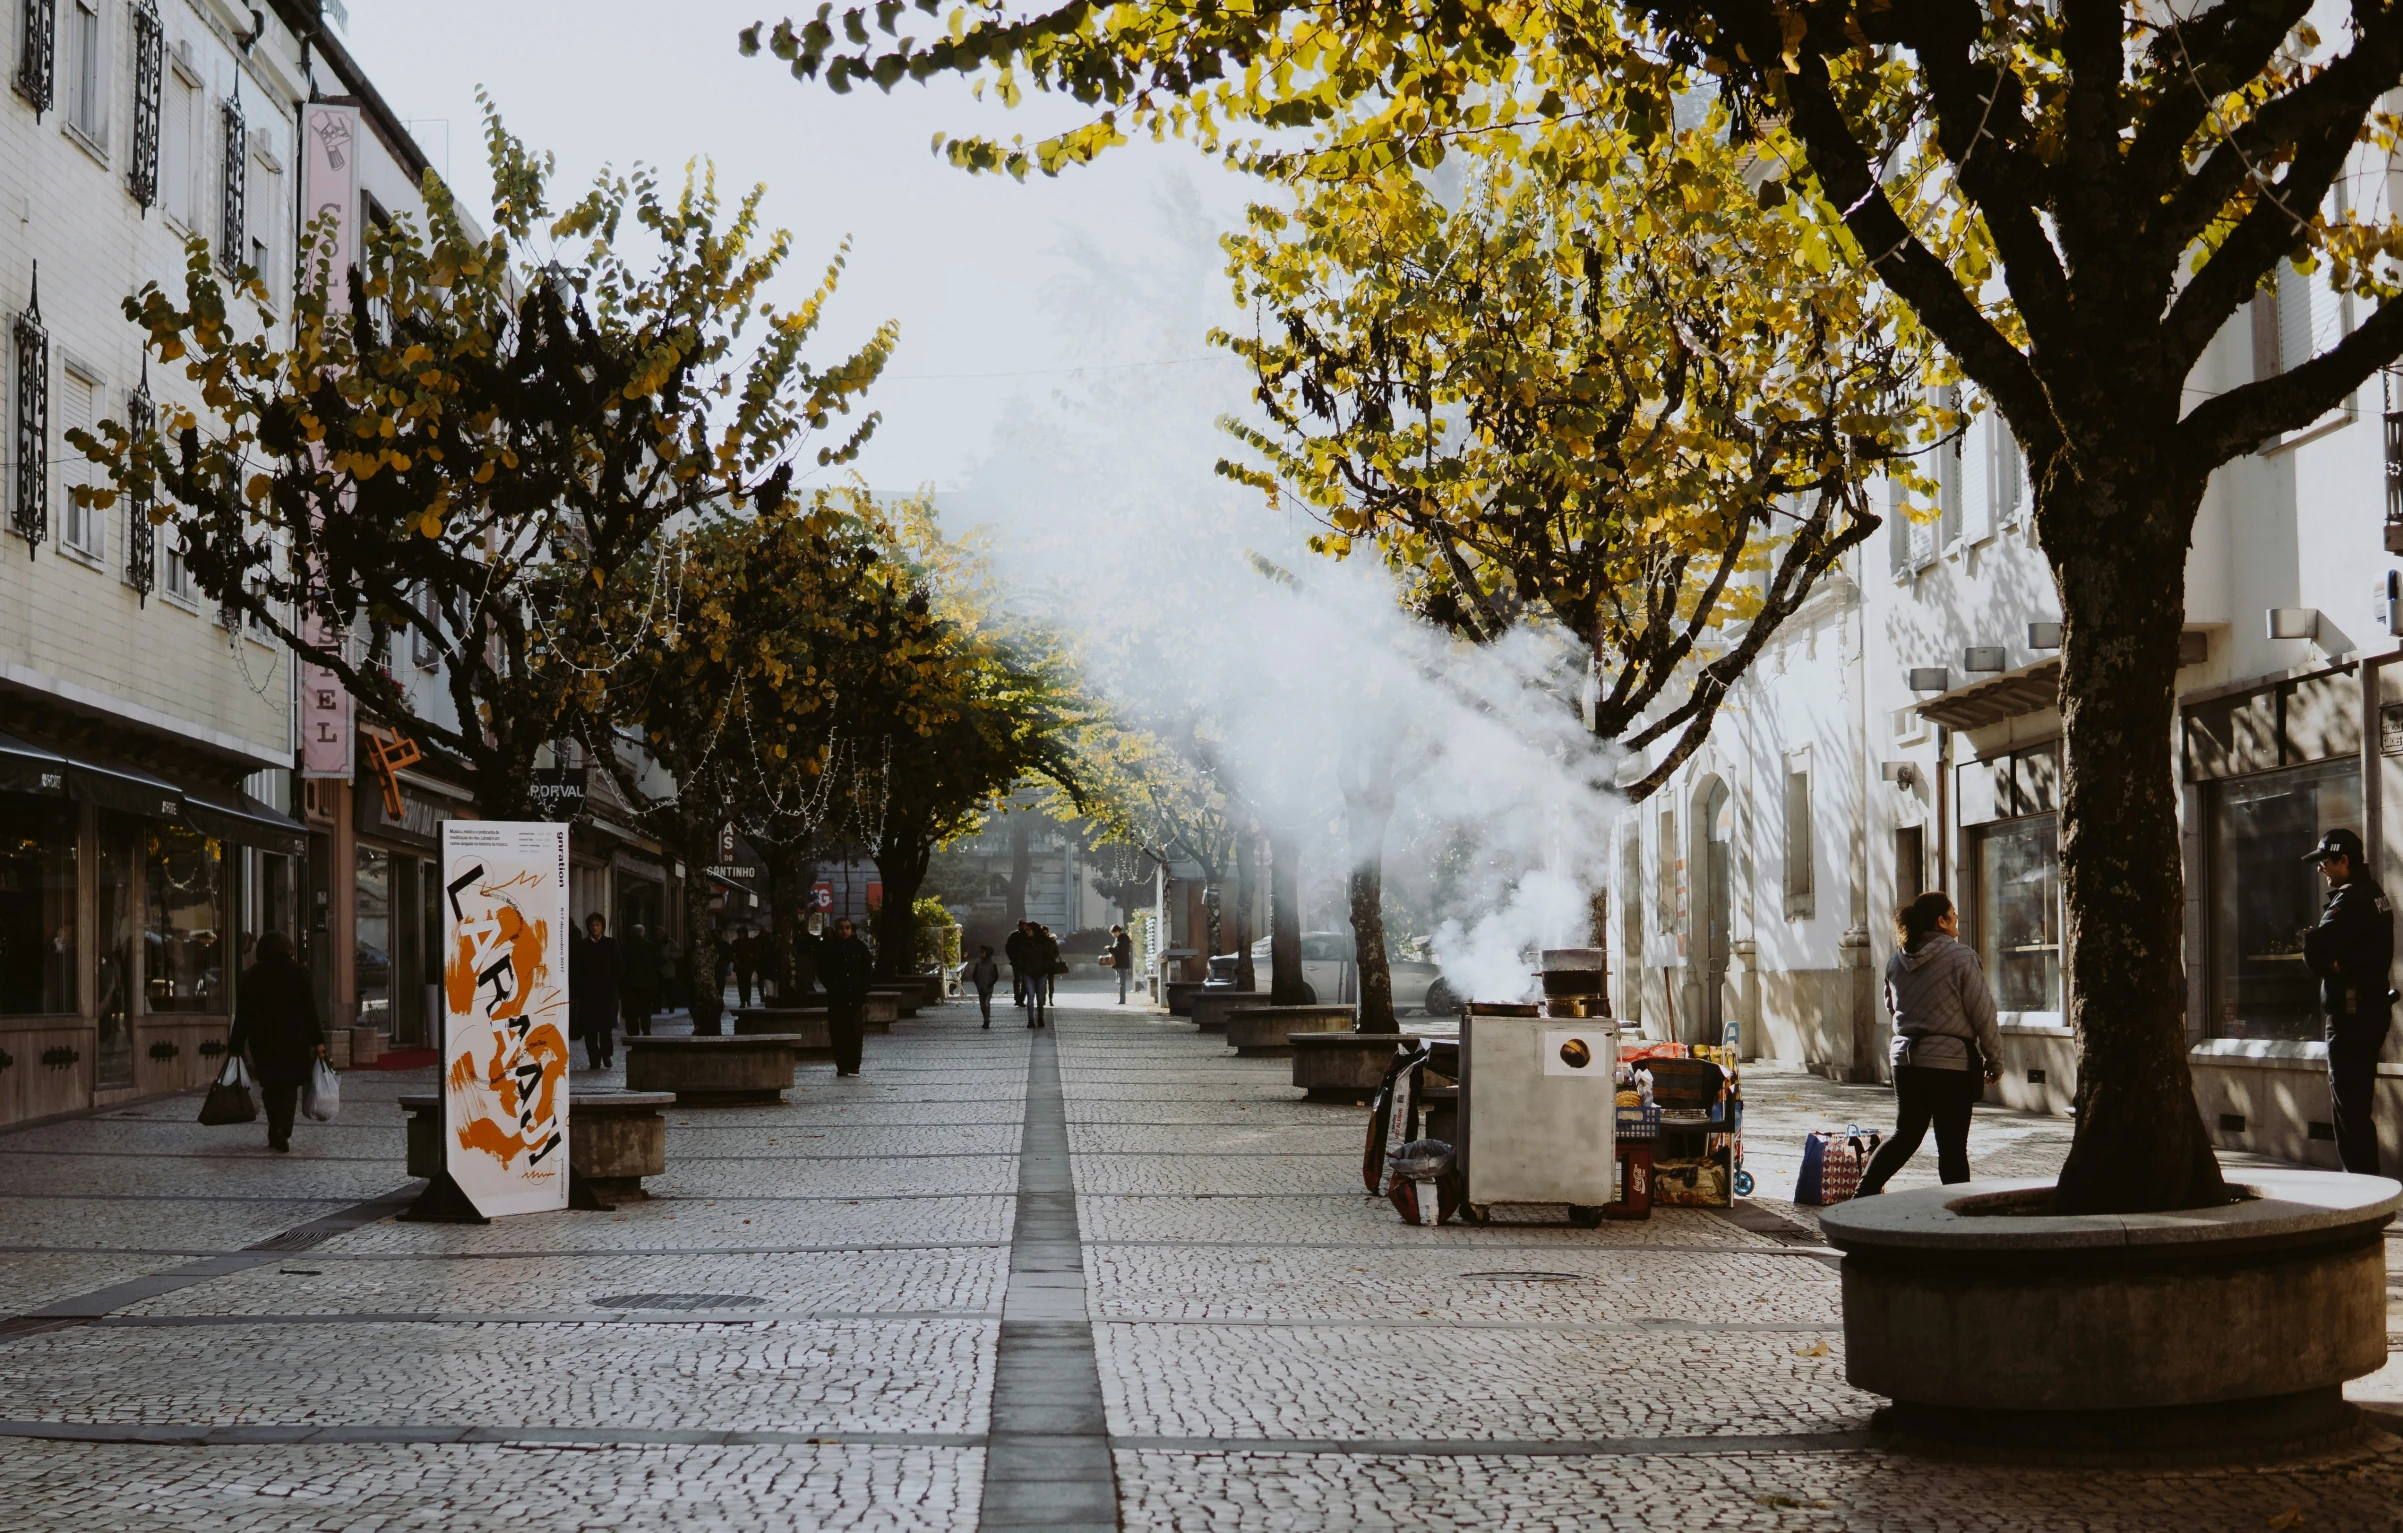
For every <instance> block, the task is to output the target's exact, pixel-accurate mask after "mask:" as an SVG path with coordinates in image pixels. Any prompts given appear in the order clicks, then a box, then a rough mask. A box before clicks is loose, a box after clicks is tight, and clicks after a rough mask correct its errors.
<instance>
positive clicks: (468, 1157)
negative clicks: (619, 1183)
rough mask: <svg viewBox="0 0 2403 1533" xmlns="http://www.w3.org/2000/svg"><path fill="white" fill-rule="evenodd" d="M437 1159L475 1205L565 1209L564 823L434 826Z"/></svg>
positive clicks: (493, 1209)
mask: <svg viewBox="0 0 2403 1533" xmlns="http://www.w3.org/2000/svg"><path fill="white" fill-rule="evenodd" d="M442 900H443V904H442V936H443V941H442V1002H443V1033H442V1040H443V1047H442V1086H443V1095H444V1100H443V1121H444V1128H445V1131H446V1136H445V1138H446V1142H445V1144H444V1146H443V1155H444V1168H445V1169H446V1170H448V1171H449V1172H450V1174H451V1180H452V1181H454V1182H456V1183H457V1184H458V1187H459V1190H460V1191H461V1192H463V1193H465V1194H466V1195H467V1197H468V1199H469V1200H470V1201H471V1202H473V1203H474V1204H475V1206H476V1208H477V1210H478V1211H479V1212H481V1213H482V1214H484V1215H485V1216H486V1217H487V1218H490V1217H493V1216H496V1215H500V1214H530V1213H539V1212H541V1211H544V1210H546V1209H558V1208H565V1207H567V1070H568V1043H567V937H568V926H567V827H566V826H565V825H557V824H535V823H530V822H524V821H509V820H445V821H444V822H443V825H442Z"/></svg>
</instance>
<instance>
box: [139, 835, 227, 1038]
mask: <svg viewBox="0 0 2403 1533" xmlns="http://www.w3.org/2000/svg"><path fill="white" fill-rule="evenodd" d="M145 830H146V835H147V843H148V857H147V858H146V862H147V868H146V872H147V878H146V879H145V882H144V893H145V898H144V900H143V921H142V981H143V984H142V988H143V991H144V996H145V999H146V1000H147V1002H148V1005H147V1007H146V1008H145V1009H147V1010H149V1011H152V1012H176V1011H203V1012H217V1011H223V1010H224V1009H225V996H224V990H225V921H224V912H225V891H224V889H223V887H222V881H223V876H224V870H225V858H224V848H223V846H222V845H221V844H220V843H218V842H217V841H215V840H212V839H211V838H210V837H207V836H204V835H202V834H201V833H200V832H199V831H196V830H192V829H190V828H188V827H186V826H182V825H169V824H166V823H165V822H163V821H152V822H151V823H150V824H149V825H148V826H147V827H145Z"/></svg>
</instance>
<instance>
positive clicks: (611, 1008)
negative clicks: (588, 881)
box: [567, 910, 625, 1070]
mask: <svg viewBox="0 0 2403 1533" xmlns="http://www.w3.org/2000/svg"><path fill="white" fill-rule="evenodd" d="M608 931H609V923H608V921H607V920H605V919H604V918H603V917H602V915H601V913H600V912H599V911H597V910H596V911H594V912H593V913H592V914H591V915H588V916H586V917H585V918H584V935H583V937H582V938H581V940H578V941H573V942H570V943H569V944H568V949H567V1024H568V1027H569V1029H570V1030H571V1031H572V1032H574V1033H575V1034H576V1035H577V1036H578V1037H580V1038H582V1039H583V1040H584V1058H585V1062H586V1063H587V1064H589V1065H590V1066H591V1067H592V1068H593V1069H595V1070H606V1069H608V1068H609V1066H610V1063H611V1062H612V1061H613V1060H614V1059H615V1058H616V1057H617V1007H618V1000H617V993H618V986H619V983H620V981H621V980H622V979H623V978H624V975H625V967H624V965H623V964H622V963H621V962H620V961H619V958H618V951H617V939H616V938H614V937H611V936H609V935H608Z"/></svg>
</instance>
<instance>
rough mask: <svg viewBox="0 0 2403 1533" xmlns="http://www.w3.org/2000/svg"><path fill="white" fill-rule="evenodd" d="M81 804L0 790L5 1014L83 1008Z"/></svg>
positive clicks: (1, 1003) (0, 978)
mask: <svg viewBox="0 0 2403 1533" xmlns="http://www.w3.org/2000/svg"><path fill="white" fill-rule="evenodd" d="M80 818H81V817H80V815H79V814H78V813H77V811H76V807H75V806H74V805H73V804H70V803H67V802H65V801H64V800H59V799H44V798H36V797H33V796H32V795H30V794H19V793H0V1016H8V1017H29V1016H43V1015H57V1014H60V1013H70V1012H73V1011H74V1010H75V1009H76V997H75V982H76V975H77V973H78V964H77V959H76V953H77V948H76V940H75V938H76V932H75V912H76V901H77V894H76V867H75V847H76V841H77V822H78V820H79V819H80Z"/></svg>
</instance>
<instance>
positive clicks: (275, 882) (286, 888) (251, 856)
mask: <svg viewBox="0 0 2403 1533" xmlns="http://www.w3.org/2000/svg"><path fill="white" fill-rule="evenodd" d="M292 863H293V859H292V858H290V857H287V856H283V855H282V854H280V853H276V852H263V851H260V850H259V849H258V848H256V847H244V848H243V849H242V896H241V907H240V908H241V919H240V920H239V921H237V922H236V923H235V928H234V929H235V934H236V938H237V941H238V942H239V944H240V957H239V958H238V959H237V961H236V963H235V970H236V972H237V974H238V973H239V972H240V971H242V970H245V969H248V968H249V967H250V966H251V965H252V964H254V963H257V962H258V961H259V939H260V938H261V937H264V936H266V935H267V934H268V933H269V932H282V933H283V934H284V935H285V936H287V937H289V938H291V939H292V941H293V944H294V948H293V950H294V951H295V952H298V951H299V950H300V949H299V942H300V903H299V884H298V882H297V880H296V878H295V874H294V870H293V866H292Z"/></svg>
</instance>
